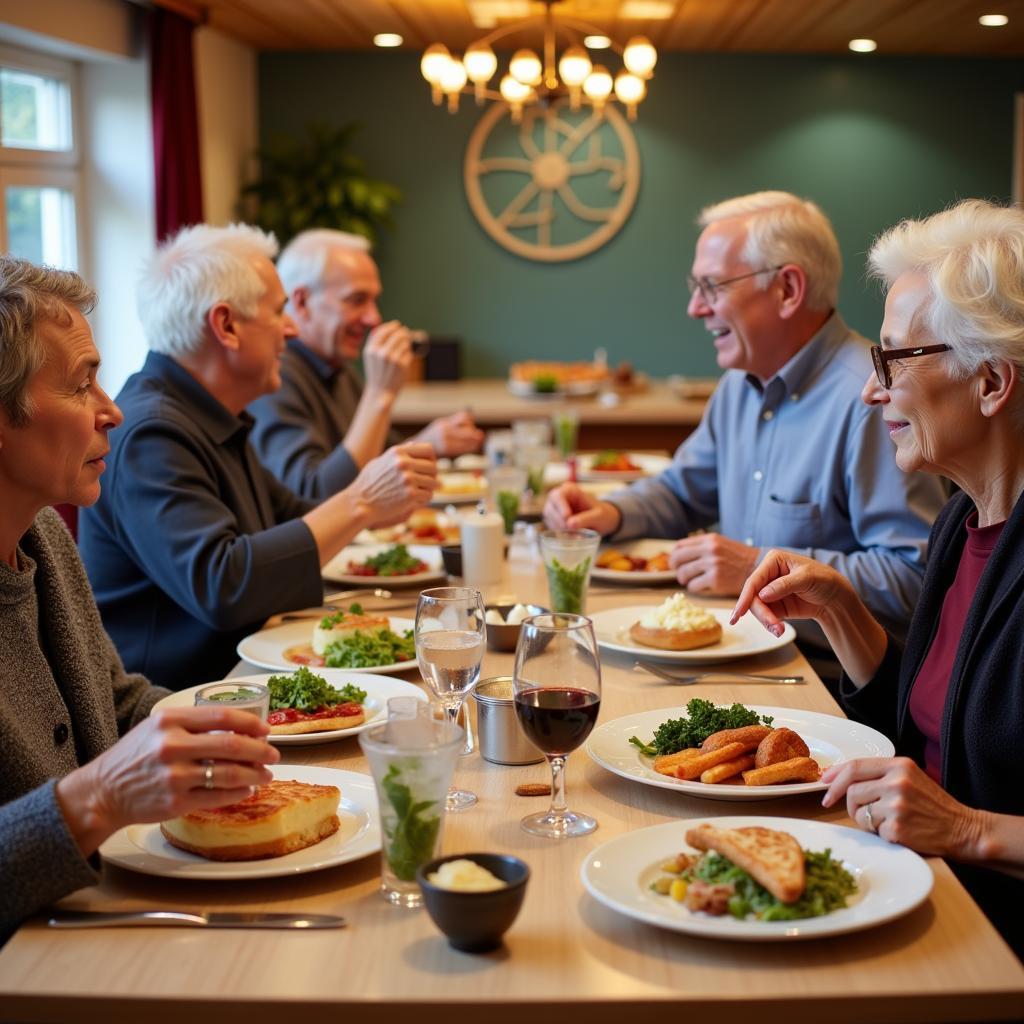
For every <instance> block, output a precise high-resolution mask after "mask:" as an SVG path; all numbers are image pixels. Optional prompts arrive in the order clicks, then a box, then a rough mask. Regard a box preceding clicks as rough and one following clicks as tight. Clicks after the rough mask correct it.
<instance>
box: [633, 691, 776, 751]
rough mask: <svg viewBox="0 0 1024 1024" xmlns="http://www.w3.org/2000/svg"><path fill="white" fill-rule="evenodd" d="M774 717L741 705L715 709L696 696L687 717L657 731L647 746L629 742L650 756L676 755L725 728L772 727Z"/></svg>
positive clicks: (635, 739) (638, 741)
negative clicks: (759, 713) (760, 713)
mask: <svg viewBox="0 0 1024 1024" xmlns="http://www.w3.org/2000/svg"><path fill="white" fill-rule="evenodd" d="M772 721H773V719H772V717H771V715H758V713H757V712H756V711H751V710H750V709H749V708H745V707H744V706H743V705H742V704H733V705H732V707H728V708H720V707H716V706H715V705H714V704H712V703H711V701H709V700H701V699H700V698H699V697H695V698H694V699H693V700H691V701H690V702H689V703H688V704H687V705H686V718H670V719H669V720H668V721H667V722H662V723H661V725H659V726H658V728H657V729H655V731H654V739H652V740H651V742H650V743H644V742H643V740H641V739H640V738H639V737H638V736H630V738H629V742H630V743H632V744H633V746H635V747H639V748H640V750H641V751H643V753H645V754H647V755H648V756H649V757H655V756H660V755H663V754H676V753H678V752H679V751H680V750H686V749H687V748H688V747H699V746H700V745H701V744H702V743H703V742H704V741H705V740H706V739H707V738H708V737H709V736H710V735H711V734H712V733H716V732H721V731H722V730H723V729H742V728H743V727H744V726H747V725H771V724H772Z"/></svg>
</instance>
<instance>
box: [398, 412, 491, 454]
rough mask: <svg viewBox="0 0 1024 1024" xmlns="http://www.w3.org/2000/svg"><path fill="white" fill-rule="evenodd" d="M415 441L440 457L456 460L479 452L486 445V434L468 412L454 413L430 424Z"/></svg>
mask: <svg viewBox="0 0 1024 1024" xmlns="http://www.w3.org/2000/svg"><path fill="white" fill-rule="evenodd" d="M413 440H416V441H424V442H426V443H427V444H429V445H431V447H433V449H434V451H435V452H437V454H438V455H442V456H444V457H445V458H455V456H457V455H465V454H466V453H467V452H478V451H480V448H481V447H482V446H483V443H484V432H483V431H482V430H480V429H479V427H477V425H476V424H475V423H474V422H473V417H472V416H471V415H470V414H469V413H468V412H466V411H462V412H453V413H452V414H451V415H450V416H441V417H439V418H438V419H436V420H434V421H433V422H431V423H428V424H427V425H426V426H425V427H424V428H423V429H422V430H421V431H420V432H419V433H418V434H417V435H416V436H415V438H414V439H413Z"/></svg>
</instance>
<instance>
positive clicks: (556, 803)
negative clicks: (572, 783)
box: [548, 757, 569, 818]
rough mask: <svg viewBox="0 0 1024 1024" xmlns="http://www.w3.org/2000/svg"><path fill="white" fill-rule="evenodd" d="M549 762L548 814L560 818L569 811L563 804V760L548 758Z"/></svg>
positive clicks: (560, 758)
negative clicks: (549, 797)
mask: <svg viewBox="0 0 1024 1024" xmlns="http://www.w3.org/2000/svg"><path fill="white" fill-rule="evenodd" d="M548 760H549V761H550V762H551V809H550V810H549V811H548V813H549V814H551V815H553V816H557V817H559V818H560V817H562V816H563V815H564V814H565V812H566V811H567V810H568V809H569V808H568V807H567V806H566V803H565V758H564V757H549V758H548Z"/></svg>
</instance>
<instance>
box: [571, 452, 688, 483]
mask: <svg viewBox="0 0 1024 1024" xmlns="http://www.w3.org/2000/svg"><path fill="white" fill-rule="evenodd" d="M626 454H627V455H628V456H629V459H630V461H631V462H632V463H633V465H634V466H638V467H639V469H625V470H622V471H612V470H607V469H594V462H595V461H596V459H597V456H596V455H594V454H590V455H581V456H580V457H579V463H578V465H577V469H576V474H577V476H578V477H579V479H580V480H583V481H586V482H589V483H597V482H600V481H602V480H607V481H609V482H615V483H620V484H628V483H630V482H631V481H633V480H642V479H643V478H644V477H646V476H657V475H658V474H659V473H661V472H662V471H663V470H666V469H668V467H669V466H671V465H672V460H671V459H670V458H669V457H668V456H667V455H644V454H643V453H641V452H626Z"/></svg>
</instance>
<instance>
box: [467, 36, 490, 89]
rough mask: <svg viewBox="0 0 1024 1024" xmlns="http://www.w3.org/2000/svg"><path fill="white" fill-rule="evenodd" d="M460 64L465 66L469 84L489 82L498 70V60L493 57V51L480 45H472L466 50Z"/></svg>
mask: <svg viewBox="0 0 1024 1024" xmlns="http://www.w3.org/2000/svg"><path fill="white" fill-rule="evenodd" d="M462 63H463V64H465V66H466V74H467V75H469V80H470V81H471V82H489V81H490V79H491V76H492V75H493V74H494V72H495V71H497V70H498V58H497V57H495V56H494V51H493V50H492V49H491V48H490V47H489V46H487V45H481V44H480V43H474V44H473V45H472V46H471V47H470V48H469V49H468V50H466V56H465V57H463V58H462Z"/></svg>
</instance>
